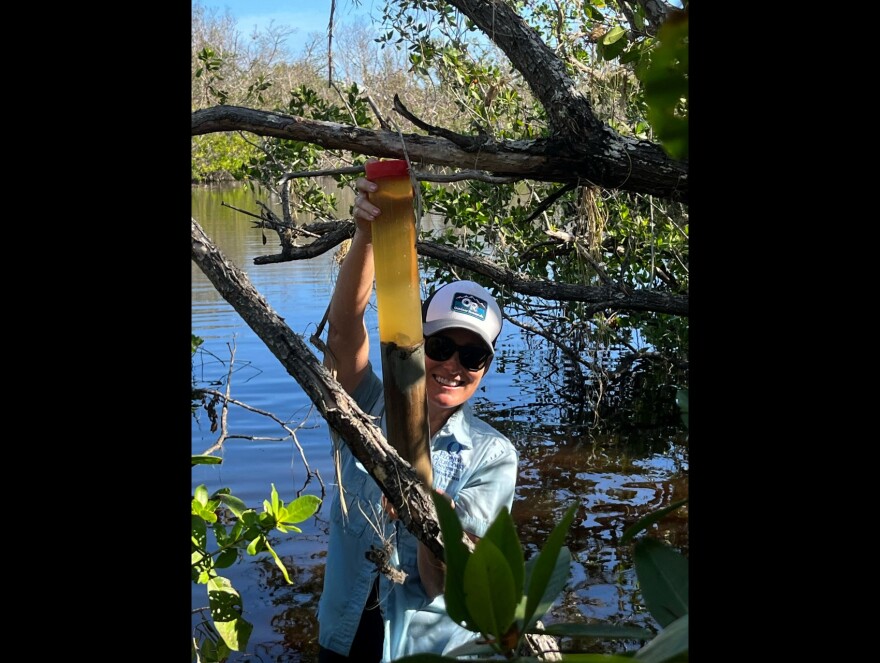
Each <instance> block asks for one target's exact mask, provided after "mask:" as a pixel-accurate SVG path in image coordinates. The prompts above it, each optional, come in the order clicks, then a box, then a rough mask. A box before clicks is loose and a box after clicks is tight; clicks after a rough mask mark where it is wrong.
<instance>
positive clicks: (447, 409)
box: [425, 328, 487, 435]
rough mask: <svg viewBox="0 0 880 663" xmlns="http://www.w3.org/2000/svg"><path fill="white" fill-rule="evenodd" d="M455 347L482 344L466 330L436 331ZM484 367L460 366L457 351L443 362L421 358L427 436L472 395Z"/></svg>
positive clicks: (478, 384)
mask: <svg viewBox="0 0 880 663" xmlns="http://www.w3.org/2000/svg"><path fill="white" fill-rule="evenodd" d="M438 333H440V334H442V335H443V336H447V337H449V338H451V339H452V340H453V341H455V343H457V344H458V345H477V346H482V345H485V343H483V341H482V340H481V339H480V337H479V336H478V335H477V334H475V333H474V332H472V331H469V330H467V329H459V328H451V329H444V330H443V331H442V332H438ZM486 368H487V367H486V366H484V367H483V368H481V369H480V370H479V371H469V370H467V369H466V368H465V367H464V366H462V365H461V362H460V360H459V356H458V352H455V353H453V355H452V356H451V357H450V358H449V359H447V360H446V361H435V360H433V359H431V358H430V357H428V356H427V355H425V389H426V391H427V393H428V418H429V419H430V423H431V434H432V435H433V434H434V433H435V432H436V431H437V430H439V429H440V427H441V426H443V424H445V423H446V420H447V419H449V417H451V416H452V413H453V412H455V410H456V409H457V408H458V406H459V405H461V404H462V403H464V402H465V401H466V400H467V399H469V398H470V397H471V396H473V395H474V392H475V391H476V390H477V387H479V386H480V382H481V381H482V379H483V376H484V375H485V374H486Z"/></svg>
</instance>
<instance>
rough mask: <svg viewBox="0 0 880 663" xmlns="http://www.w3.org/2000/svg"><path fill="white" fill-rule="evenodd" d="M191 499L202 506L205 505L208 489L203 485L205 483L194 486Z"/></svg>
mask: <svg viewBox="0 0 880 663" xmlns="http://www.w3.org/2000/svg"><path fill="white" fill-rule="evenodd" d="M193 499H194V500H195V501H196V502H198V503H199V504H201V505H202V506H205V505H206V504H207V503H208V489H207V488H206V487H205V484H201V485H200V486H199V487H198V488H196V492H195V494H194V495H193Z"/></svg>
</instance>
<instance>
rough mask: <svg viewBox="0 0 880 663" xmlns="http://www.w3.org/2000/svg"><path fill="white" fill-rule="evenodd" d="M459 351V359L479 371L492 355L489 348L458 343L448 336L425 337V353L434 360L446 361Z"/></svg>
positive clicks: (468, 366) (463, 363)
mask: <svg viewBox="0 0 880 663" xmlns="http://www.w3.org/2000/svg"><path fill="white" fill-rule="evenodd" d="M456 352H458V361H459V362H461V365H462V366H464V367H465V368H466V369H468V370H469V371H479V370H481V369H482V368H483V367H484V366H485V365H486V363H487V362H488V361H489V358H490V357H491V356H492V352H491V351H489V350H488V349H486V348H484V347H480V346H476V345H458V344H457V343H456V342H455V341H453V340H452V339H451V338H449V337H448V336H440V335H437V336H428V337H427V338H425V354H426V355H427V356H428V358H430V359H433V360H434V361H446V360H447V359H449V358H450V357H451V356H452V355H454V354H455V353H456Z"/></svg>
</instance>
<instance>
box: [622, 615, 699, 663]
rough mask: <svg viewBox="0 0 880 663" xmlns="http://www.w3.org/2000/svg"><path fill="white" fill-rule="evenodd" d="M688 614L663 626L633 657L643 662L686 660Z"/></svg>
mask: <svg viewBox="0 0 880 663" xmlns="http://www.w3.org/2000/svg"><path fill="white" fill-rule="evenodd" d="M687 652H688V616H687V615H682V616H681V617H679V618H678V619H676V620H675V621H674V622H672V623H671V624H670V625H669V626H667V627H666V628H664V629H663V630H662V631H661V632H660V633H659V634H658V635H657V637H656V638H654V639H653V640H651V642H649V643H648V644H646V645H645V646H644V647H642V648H641V649H639V650H638V651H637V652H636V655H635V656H634V657H633V658H635V659H636V660H639V661H644V662H645V663H664V661H673V660H682V661H685V660H687Z"/></svg>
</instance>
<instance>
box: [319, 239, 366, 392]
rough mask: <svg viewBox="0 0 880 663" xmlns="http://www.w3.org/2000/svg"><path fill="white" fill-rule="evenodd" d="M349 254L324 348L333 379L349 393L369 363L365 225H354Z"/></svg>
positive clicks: (335, 294)
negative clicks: (333, 375)
mask: <svg viewBox="0 0 880 663" xmlns="http://www.w3.org/2000/svg"><path fill="white" fill-rule="evenodd" d="M357 225H358V227H357V230H356V232H355V234H354V237H353V238H352V240H351V245H350V247H349V250H348V253H347V254H346V255H345V258H344V259H343V261H342V266H341V267H340V269H339V275H338V277H337V280H336V287H335V289H334V290H333V296H332V297H331V299H330V308H329V311H328V315H327V323H328V331H327V346H328V348H329V350H330V353H331V355H332V356H331V357H325V358H324V363H325V364H326V365H327V366H328V367H330V368H331V369H335V370H336V379H337V380H338V381H339V383H340V384H341V385H342V386H343V388H344V389H345V390H346V391H347V392H349V393H351V392H352V390H353V389H354V388H355V387H356V386H357V385H358V383H359V382H360V379H361V377H363V372H364V370H366V367H367V363H368V361H369V352H370V345H369V336H368V334H367V329H366V325H365V324H364V313H365V312H366V310H367V306H368V305H369V302H370V296H371V294H372V291H373V278H374V276H375V269H374V266H373V241H372V235H371V232H370V224H369V223H368V222H357Z"/></svg>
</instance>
